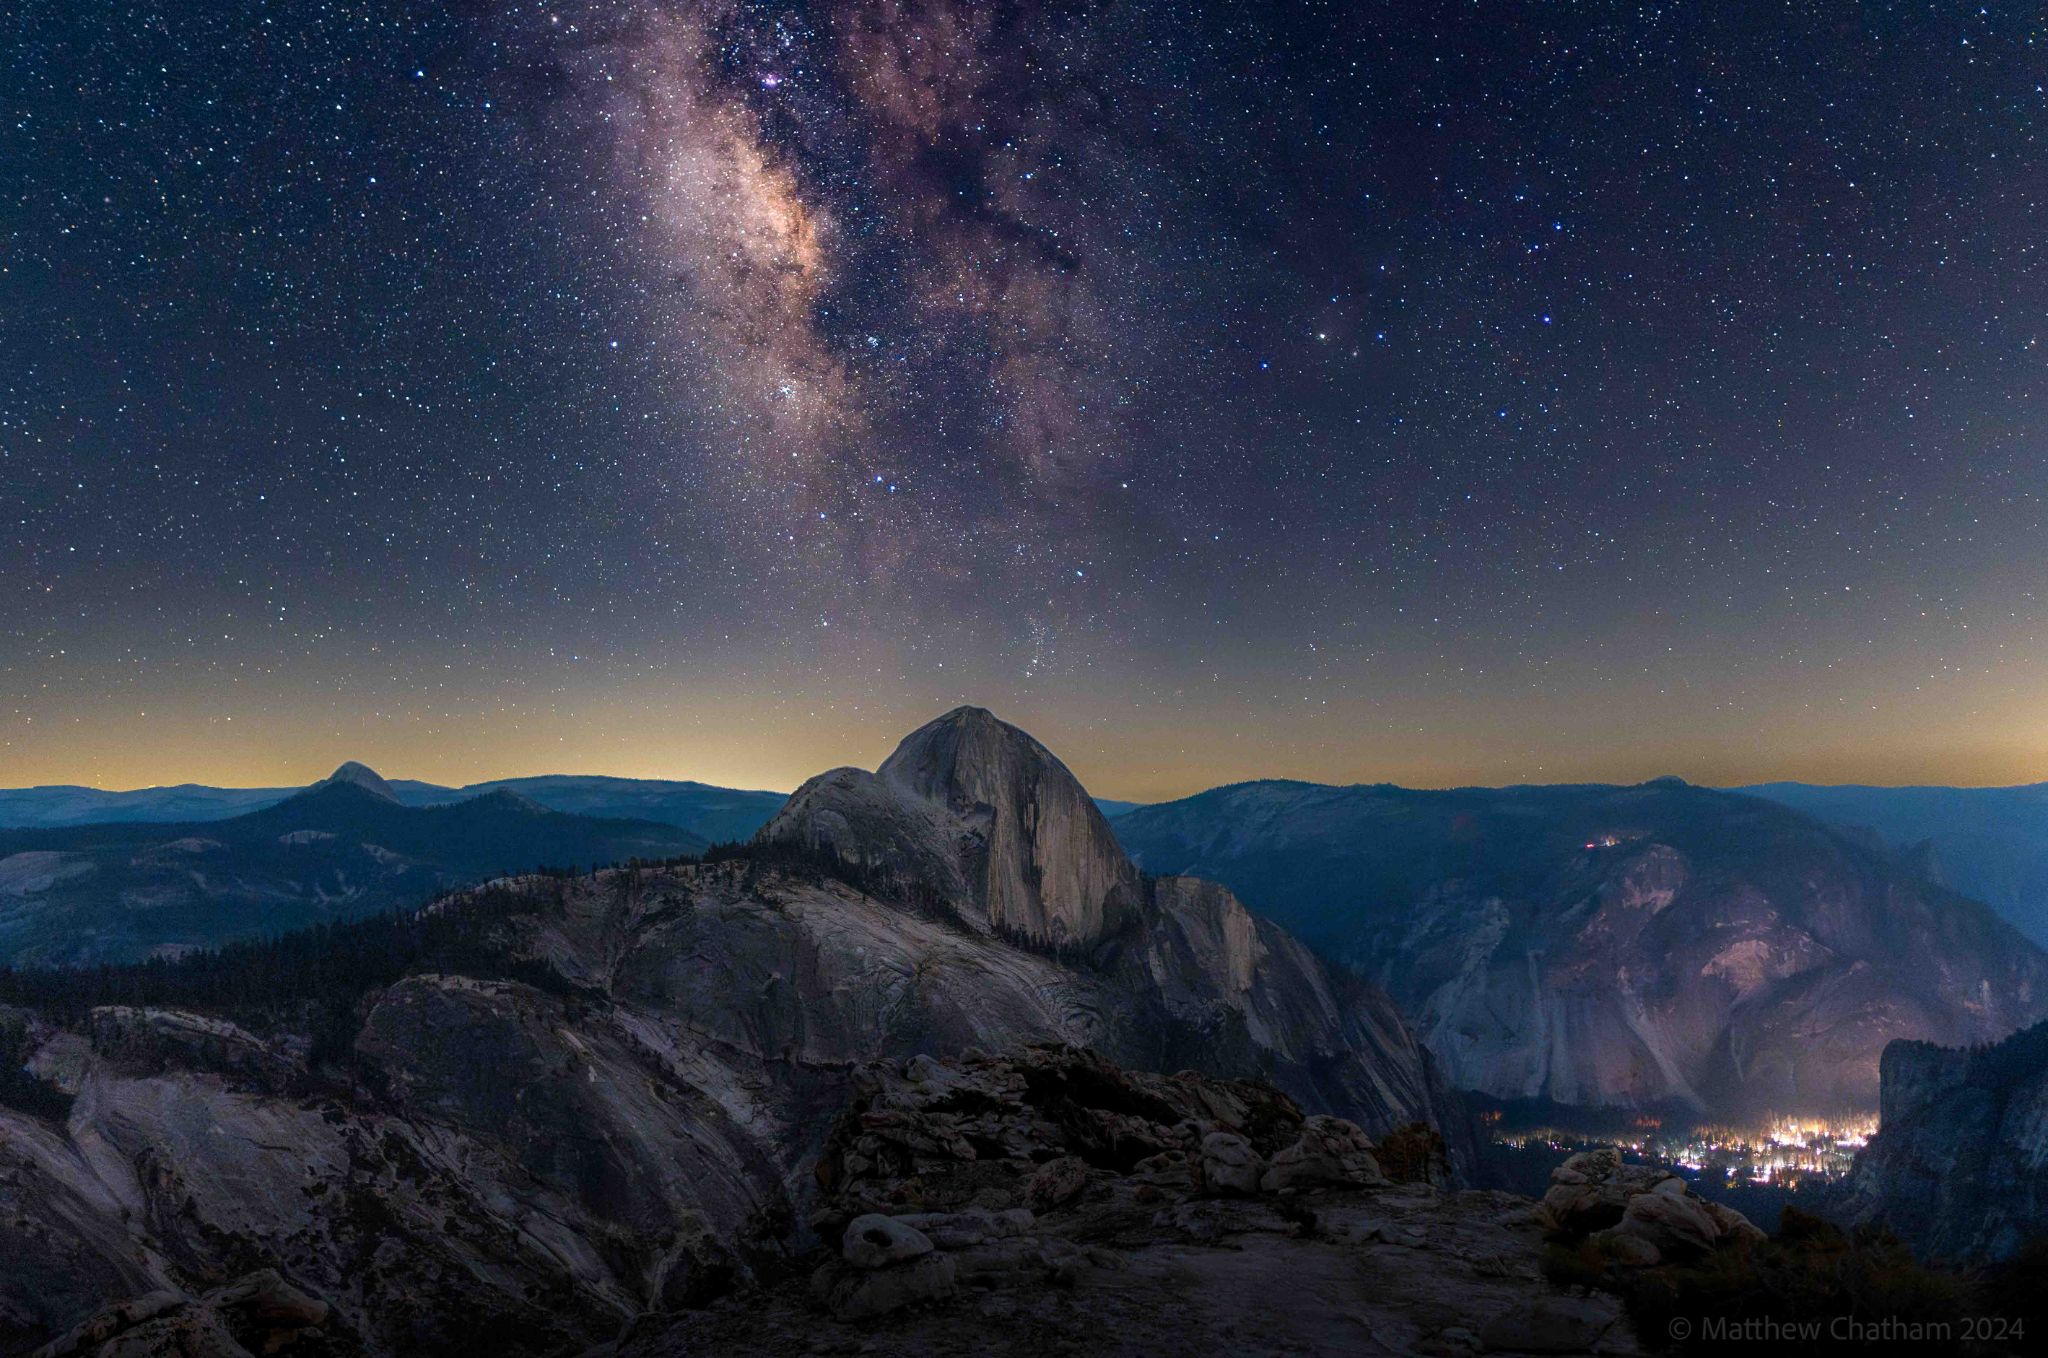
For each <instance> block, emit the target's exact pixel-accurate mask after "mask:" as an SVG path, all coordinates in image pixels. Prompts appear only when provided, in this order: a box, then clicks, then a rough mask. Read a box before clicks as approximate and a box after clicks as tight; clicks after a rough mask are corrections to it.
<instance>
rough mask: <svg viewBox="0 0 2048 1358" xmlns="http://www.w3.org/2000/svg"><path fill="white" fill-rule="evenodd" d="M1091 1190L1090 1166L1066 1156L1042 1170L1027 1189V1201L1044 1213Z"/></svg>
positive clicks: (1044, 1166) (1048, 1162) (1034, 1176)
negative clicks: (1088, 1189)
mask: <svg viewBox="0 0 2048 1358" xmlns="http://www.w3.org/2000/svg"><path fill="white" fill-rule="evenodd" d="M1087 1186H1088V1164H1087V1162H1086V1161H1084V1160H1081V1159H1079V1158H1077V1157H1075V1156H1072V1155H1062V1156H1060V1157H1059V1158H1058V1159H1056V1160H1048V1161H1046V1162H1045V1163H1044V1164H1042V1165H1040V1166H1039V1167H1038V1170H1037V1172H1036V1173H1034V1174H1033V1175H1032V1176H1031V1181H1030V1182H1029V1183H1027V1184H1026V1185H1025V1186H1024V1197H1025V1200H1026V1201H1028V1202H1029V1203H1030V1204H1031V1205H1032V1206H1033V1207H1034V1208H1036V1209H1038V1210H1039V1211H1041V1212H1043V1211H1046V1210H1048V1209H1050V1208H1054V1207H1058V1206H1059V1205H1060V1204H1062V1203H1066V1202H1072V1201H1073V1200H1074V1199H1075V1198H1077V1197H1079V1196H1080V1194H1081V1190H1082V1189H1084V1188H1086V1187H1087Z"/></svg>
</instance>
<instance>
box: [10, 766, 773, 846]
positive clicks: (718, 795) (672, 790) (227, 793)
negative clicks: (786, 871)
mask: <svg viewBox="0 0 2048 1358" xmlns="http://www.w3.org/2000/svg"><path fill="white" fill-rule="evenodd" d="M342 767H343V768H344V769H346V768H349V767H355V768H361V767H363V766H362V765H359V764H353V763H351V764H345V765H343V766H342ZM378 782H379V783H380V784H382V785H383V787H385V788H386V789H387V790H388V791H389V792H390V795H391V796H392V798H393V799H395V800H396V801H398V802H400V803H401V804H403V805H405V806H441V805H445V804H447V803H449V802H455V801H462V800H465V799H468V798H471V797H480V796H482V795H483V794H484V793H486V792H498V791H509V792H516V793H518V794H519V795H520V796H522V797H525V798H528V799H529V800H531V801H533V802H536V803H538V804H539V805H541V806H544V807H546V808H548V809H549V810H550V811H566V812H571V813H573V814H576V815H579V816H599V817H605V818H609V819H614V820H650V821H659V822H661V823H662V824H664V825H673V826H676V827H678V828H680V829H684V830H687V831H689V832H690V833H691V834H693V835H695V836H697V837H698V838H699V839H702V840H704V841H705V842H706V843H710V844H722V843H732V842H735V841H738V840H742V839H745V838H746V837H747V836H748V835H751V834H753V833H754V831H756V830H758V829H760V828H761V827H762V826H763V825H765V824H767V822H768V818H769V817H770V816H772V815H774V814H775V812H776V809H777V808H778V807H780V806H781V805H782V803H783V799H784V795H785V794H783V793H780V792H749V791H744V790H741V789H736V788H724V787H712V786H710V785H709V784H707V783H693V782H678V781H671V780H666V779H659V778H607V777H602V776H597V775H581V774H547V775H543V776H540V777H535V778H499V779H493V780H491V781H489V782H482V783H471V784H470V785H469V786H467V787H460V788H453V787H443V786H441V785H440V784H438V783H422V782H418V781H415V780H413V779H407V778H394V779H391V780H390V781H389V782H385V781H384V780H383V779H381V778H380V779H378ZM301 790H302V789H299V788H291V787H268V788H263V787H258V788H227V787H204V786H201V785H200V784H197V783H181V784H179V785H178V786H176V787H153V788H140V789H137V790H135V791H131V792H105V791H101V790H100V789H98V788H90V787H66V786H57V787H27V788H6V789H0V828H4V827H12V828H16V829H36V828H55V827H59V826H69V825H105V824H112V823H116V822H155V823H171V822H179V823H192V824H197V823H199V822H202V821H211V820H223V819H226V818H227V817H229V816H239V815H244V814H246V813H248V812H250V811H256V810H260V809H261V808H263V807H266V806H274V805H276V804H277V803H278V802H281V801H283V800H284V799H285V798H287V797H290V796H294V795H296V794H297V793H298V792H300V791H301Z"/></svg>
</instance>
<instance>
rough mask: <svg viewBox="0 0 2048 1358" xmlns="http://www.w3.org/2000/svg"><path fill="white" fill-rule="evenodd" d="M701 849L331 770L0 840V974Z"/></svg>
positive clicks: (601, 821) (517, 801)
mask: <svg viewBox="0 0 2048 1358" xmlns="http://www.w3.org/2000/svg"><path fill="white" fill-rule="evenodd" d="M707 847H708V841H707V840H706V838H705V837H704V836H701V835H698V834H695V833H692V832H691V831H689V830H685V829H682V828H680V827H677V826H673V825H664V824H661V823H659V822H656V821H651V820H630V819H622V818H615V817H611V818H600V817H594V816H582V815H572V814H569V813H566V812H561V811H553V810H549V809H548V808H547V807H544V806H541V805H539V804H538V803H536V802H534V801H532V800H530V799H528V798H526V797H523V796H521V795H519V794H518V793H516V792H513V791H510V790H508V789H506V788H502V787H501V788H498V789H496V790H494V791H490V792H486V793H484V794H483V795H481V796H476V797H469V798H464V799H462V800H457V801H451V802H446V803H444V804H441V805H434V806H406V805H404V804H402V803H401V802H400V801H399V800H398V799H397V797H396V795H395V790H394V789H393V788H392V786H391V785H390V784H388V783H386V782H385V781H384V780H383V779H381V778H379V777H378V776H377V775H376V774H375V773H373V772H371V771H370V770H369V769H367V768H364V767H363V766H362V765H360V764H345V765H343V766H342V767H341V768H340V769H338V770H337V771H336V772H335V774H334V776H333V777H331V778H328V779H325V780H323V781H322V782H319V783H315V784H314V785H313V786H312V787H310V788H305V789H303V790H301V791H298V792H296V793H293V794H290V795H288V796H286V797H285V798H284V799H283V800H281V801H278V802H276V803H275V804H274V805H270V806H265V807H260V808H258V809H257V810H254V811H249V812H246V813H244V814H242V815H239V816H229V817H225V818H220V819H214V820H204V821H186V822H172V823H161V822H156V823H152V822H123V823H112V824H92V825H72V826H61V827H45V828H39V829H25V830H0V965H17V966H21V965H58V966H69V965H83V964H91V963H99V962H118V961H129V960H135V959H139V958H145V957H150V956H162V955H175V954H176V953H179V952H183V951H187V950H189V949H193V948H204V947H212V946H217V945H219V944H222V943H226V942H230V941H232V940H235V939H240V938H248V937H251V936H262V935H269V934H277V933H282V932H284V931H286V930H289V929H297V928H302V927H304V926H306V925H309V924H318V923H323V922H332V921H336V920H345V919H353V918H358V917H360V916H363V915H367V914H372V913H375V912H377V911H379V910H388V909H392V908H395V907H400V906H406V905H415V904H418V903H420V902H423V901H425V900H427V899H428V898H429V897H431V896H432V895H433V894H434V893H435V892H437V891H440V890H442V889H444V888H447V887H452V886H461V885H466V884H468V883H473V882H477V881H481V880H484V879H486V878H489V877H495V876H499V875H502V874H505V873H513V872H524V871H529V870H531V869H534V868H538V867H571V866H574V867H580V868H583V869H586V870H587V869H589V868H590V867H592V866H593V865H595V864H601V863H616V862H622V861H625V860H627V859H633V858H642V859H661V858H673V857H677V856H680V855H685V854H694V853H700V852H702V851H703V850H704V849H705V848H707Z"/></svg>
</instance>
